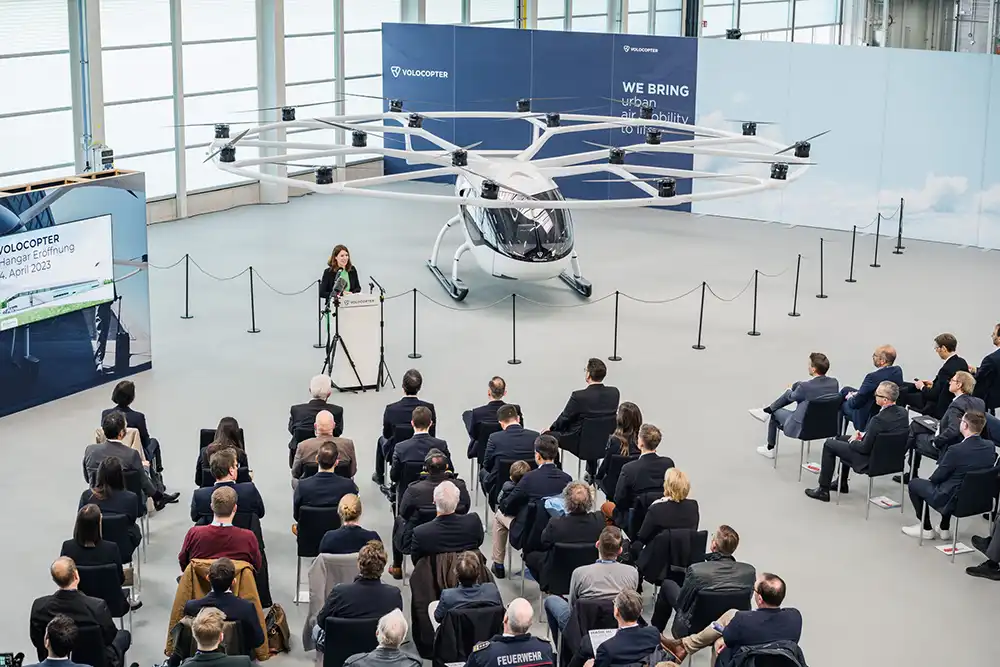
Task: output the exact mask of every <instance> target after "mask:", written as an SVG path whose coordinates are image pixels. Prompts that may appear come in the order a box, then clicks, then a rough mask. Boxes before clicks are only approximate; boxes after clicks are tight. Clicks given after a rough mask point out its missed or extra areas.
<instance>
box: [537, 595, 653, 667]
mask: <svg viewBox="0 0 1000 667" xmlns="http://www.w3.org/2000/svg"><path fill="white" fill-rule="evenodd" d="M641 624H642V623H640V625H641ZM617 626H618V621H616V620H615V602H614V598H577V599H576V600H575V601H574V602H573V608H572V609H571V610H570V616H569V622H568V623H567V624H566V631H565V632H563V633H560V635H559V638H558V641H557V643H556V646H557V648H556V651H557V653H558V656H559V658H558V661H559V665H560V667H569V665H570V664H571V662H573V659H574V658H577V655H578V654H579V653H580V651H581V649H582V648H583V640H584V637H586V636H587V634H588V633H589V632H590V631H591V630H610V629H611V628H614V627H617ZM576 662H578V663H582V662H583V661H582V659H580V658H577V660H576Z"/></svg>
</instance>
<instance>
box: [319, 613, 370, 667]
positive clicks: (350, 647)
mask: <svg viewBox="0 0 1000 667" xmlns="http://www.w3.org/2000/svg"><path fill="white" fill-rule="evenodd" d="M378 621H379V619H377V618H335V617H333V616H327V618H326V623H324V624H323V629H324V630H325V631H326V642H325V644H324V647H323V667H342V666H343V664H344V661H345V660H347V659H348V658H349V657H351V656H352V655H354V654H355V653H368V652H369V651H372V650H374V649H375V648H377V647H378V640H377V639H376V638H375V631H376V630H377V629H378Z"/></svg>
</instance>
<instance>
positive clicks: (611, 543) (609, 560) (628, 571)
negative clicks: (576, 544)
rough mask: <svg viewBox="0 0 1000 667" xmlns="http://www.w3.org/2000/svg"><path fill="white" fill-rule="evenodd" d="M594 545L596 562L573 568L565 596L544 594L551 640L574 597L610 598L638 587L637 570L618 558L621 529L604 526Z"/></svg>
mask: <svg viewBox="0 0 1000 667" xmlns="http://www.w3.org/2000/svg"><path fill="white" fill-rule="evenodd" d="M596 546H597V554H598V560H597V562H596V563H594V564H592V565H584V566H583V567H578V568H576V569H575V570H573V574H572V575H571V576H570V579H569V599H566V598H564V597H562V596H559V595H550V596H548V597H546V598H545V615H546V617H547V618H548V621H549V629H550V630H551V631H552V639H553V641H556V642H558V634H559V633H560V632H562V631H564V630H565V629H566V626H567V625H568V624H569V617H570V615H571V614H572V612H573V604H574V603H575V602H576V601H577V599H581V598H582V599H588V600H590V599H595V598H613V597H615V596H616V595H618V594H619V593H621V592H622V591H634V590H636V589H637V588H638V587H639V571H638V570H636V569H635V568H634V567H632V566H631V565H626V564H625V563H619V562H618V557H619V556H620V555H621V553H622V531H621V530H619V529H618V528H616V527H615V526H606V527H605V528H604V530H602V531H601V535H600V537H599V538H598V539H597V544H596Z"/></svg>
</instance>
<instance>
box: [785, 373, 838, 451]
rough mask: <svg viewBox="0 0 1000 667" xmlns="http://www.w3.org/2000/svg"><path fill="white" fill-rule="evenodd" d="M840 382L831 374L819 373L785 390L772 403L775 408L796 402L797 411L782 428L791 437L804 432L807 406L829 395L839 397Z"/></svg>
mask: <svg viewBox="0 0 1000 667" xmlns="http://www.w3.org/2000/svg"><path fill="white" fill-rule="evenodd" d="M839 392H840V383H839V382H837V378H833V377H830V376H829V375H817V376H815V377H813V378H810V379H808V380H803V381H802V382H796V383H795V384H793V385H792V388H791V389H788V390H787V391H785V393H784V394H782V395H781V396H780V397H779V398H778V400H776V401H775V402H774V403H772V404H771V408H772V409H773V410H777V409H779V408H782V407H784V406H786V405H790V404H792V403H795V404H796V405H795V412H794V413H792V415H791V416H790V417H789V418H788V420H787V421H785V424H784V426H782V428H781V430H782V431H783V432H784V434H785V435H786V436H788V437H789V438H797V437H799V434H800V433H801V432H802V420H803V419H805V416H806V407H807V406H808V405H809V402H810V401H816V400H820V399H823V398H827V397H830V398H832V397H835V396H837V397H839Z"/></svg>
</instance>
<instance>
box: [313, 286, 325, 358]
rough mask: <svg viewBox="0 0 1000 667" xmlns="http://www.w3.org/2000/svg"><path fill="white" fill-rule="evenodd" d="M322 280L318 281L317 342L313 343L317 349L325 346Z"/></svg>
mask: <svg viewBox="0 0 1000 667" xmlns="http://www.w3.org/2000/svg"><path fill="white" fill-rule="evenodd" d="M322 284H323V281H322V280H317V281H316V342H315V343H314V344H313V347H315V348H316V349H317V350H318V349H320V348H322V347H323V299H321V298H320V296H319V288H320V285H322Z"/></svg>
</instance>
